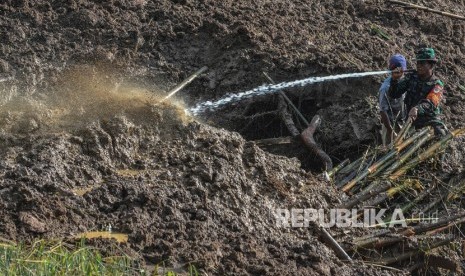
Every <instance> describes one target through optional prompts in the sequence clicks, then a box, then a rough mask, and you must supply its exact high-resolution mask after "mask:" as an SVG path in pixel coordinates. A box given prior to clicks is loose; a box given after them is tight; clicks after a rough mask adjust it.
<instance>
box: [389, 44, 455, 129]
mask: <svg viewBox="0 0 465 276" xmlns="http://www.w3.org/2000/svg"><path fill="white" fill-rule="evenodd" d="M437 61H438V60H437V58H436V54H435V52H434V49H432V48H422V49H420V50H419V51H418V53H417V56H416V62H417V71H416V72H415V73H413V74H410V75H408V76H406V77H405V78H403V79H401V80H399V79H400V77H401V76H402V71H403V70H402V68H398V71H399V72H398V73H393V74H392V80H391V86H390V88H389V92H388V94H389V96H390V97H392V98H399V97H401V96H402V94H404V93H406V94H405V99H404V102H405V106H406V110H407V111H408V112H409V113H408V116H409V117H410V118H411V119H412V120H413V123H412V125H413V126H414V127H415V128H417V129H418V128H422V127H425V126H431V127H433V129H434V133H435V135H438V136H442V135H445V134H446V132H447V131H446V128H445V125H444V123H443V122H442V121H441V119H440V118H439V115H440V113H441V112H440V111H441V110H440V107H439V104H440V102H441V99H442V96H443V93H444V84H443V82H442V81H441V80H439V79H438V78H436V77H435V76H434V74H433V68H434V66H435V64H436V63H437Z"/></svg>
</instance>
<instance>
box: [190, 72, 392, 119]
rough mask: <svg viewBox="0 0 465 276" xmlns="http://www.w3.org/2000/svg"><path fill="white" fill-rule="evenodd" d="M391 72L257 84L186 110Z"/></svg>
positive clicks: (197, 111) (195, 112) (213, 107)
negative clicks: (298, 87)
mask: <svg viewBox="0 0 465 276" xmlns="http://www.w3.org/2000/svg"><path fill="white" fill-rule="evenodd" d="M391 72H392V71H389V70H387V71H372V72H363V73H349V74H340V75H332V76H325V77H310V78H306V79H302V80H296V81H291V82H281V83H278V84H267V85H262V86H259V87H257V88H254V89H252V90H249V91H244V92H240V93H236V94H228V95H226V96H224V97H223V98H221V99H219V100H216V101H205V102H202V103H198V104H197V105H196V106H194V107H191V108H188V109H187V112H188V113H190V114H192V115H198V114H200V113H203V112H205V111H207V110H210V111H212V110H216V109H218V108H220V107H222V106H224V105H227V104H229V103H234V102H237V101H240V100H243V99H248V98H252V97H257V96H262V95H268V94H273V93H276V92H278V91H280V90H282V89H285V88H290V87H297V86H300V87H302V86H305V85H308V84H312V83H317V82H323V81H329V80H338V79H344V78H358V77H365V76H374V75H382V74H388V73H391Z"/></svg>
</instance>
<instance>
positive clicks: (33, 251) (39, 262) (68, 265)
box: [0, 239, 200, 276]
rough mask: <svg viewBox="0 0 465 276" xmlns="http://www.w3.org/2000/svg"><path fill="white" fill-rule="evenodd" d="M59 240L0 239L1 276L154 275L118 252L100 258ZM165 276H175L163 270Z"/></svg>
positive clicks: (190, 271) (191, 274)
mask: <svg viewBox="0 0 465 276" xmlns="http://www.w3.org/2000/svg"><path fill="white" fill-rule="evenodd" d="M85 242H86V241H85V239H83V240H81V241H80V242H79V243H77V244H69V243H65V242H62V241H45V240H39V241H36V242H34V243H33V244H29V245H26V244H24V243H21V244H14V243H12V242H7V241H4V240H2V239H0V275H21V276H23V275H34V276H36V275H38V276H39V275H144V276H145V275H147V276H148V275H151V276H152V275H153V276H161V274H159V273H158V271H159V266H156V268H155V270H154V271H153V272H152V273H150V272H148V271H147V270H145V268H144V267H143V266H141V265H140V262H138V261H136V260H134V259H132V258H131V257H129V256H127V255H126V254H124V253H123V252H121V250H118V249H114V250H112V253H111V254H112V256H103V255H102V254H101V253H100V252H99V250H98V249H97V248H95V247H91V246H89V245H86V244H85ZM163 275H164V276H177V275H178V274H176V273H174V272H172V271H165V272H164V273H163ZM182 275H189V276H198V275H200V274H199V273H198V272H197V269H196V268H195V267H194V266H193V265H189V267H188V271H186V273H185V274H182Z"/></svg>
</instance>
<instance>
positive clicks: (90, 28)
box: [0, 0, 465, 275]
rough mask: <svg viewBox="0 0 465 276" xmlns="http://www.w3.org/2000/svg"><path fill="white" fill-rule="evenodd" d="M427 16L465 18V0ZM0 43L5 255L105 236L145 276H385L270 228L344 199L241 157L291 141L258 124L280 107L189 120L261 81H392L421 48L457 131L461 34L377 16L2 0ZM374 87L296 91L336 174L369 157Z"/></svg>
mask: <svg viewBox="0 0 465 276" xmlns="http://www.w3.org/2000/svg"><path fill="white" fill-rule="evenodd" d="M412 2H415V3H418V4H423V5H430V2H427V1H412ZM434 5H435V7H434V8H436V9H440V10H444V11H448V12H453V13H456V14H464V13H465V3H464V2H463V1H454V2H451V1H436V2H434ZM0 26H1V28H0V39H1V40H0V43H1V45H0V78H4V77H10V76H12V77H13V79H12V80H8V81H4V82H1V83H0V91H1V94H0V95H1V96H0V105H1V106H0V127H1V131H0V152H1V158H0V176H1V180H0V198H1V201H0V236H1V237H2V238H6V239H11V240H17V241H19V240H30V239H33V238H38V237H40V238H42V237H45V238H52V237H53V238H54V237H69V236H74V235H77V234H79V233H83V232H87V231H96V230H97V231H98V230H102V229H104V228H105V227H106V226H107V225H109V224H111V225H112V227H113V229H114V231H115V232H119V233H125V234H128V235H129V240H128V244H127V246H128V247H130V248H131V250H132V252H134V254H138V257H140V258H142V259H144V260H145V261H146V262H147V264H150V265H154V264H159V263H161V262H165V264H167V265H168V266H171V267H176V268H178V267H185V266H186V264H189V263H192V264H194V265H195V266H196V267H198V268H199V269H201V270H202V271H204V272H207V273H210V274H213V275H226V274H228V275H242V274H251V275H264V274H270V275H286V274H296V275H335V274H337V275H357V274H360V275H386V274H388V273H392V274H395V273H396V272H395V271H391V270H383V269H382V268H379V267H378V268H376V267H368V266H366V265H364V264H362V263H360V262H355V263H354V264H347V263H343V262H341V261H339V260H338V258H337V257H336V256H335V254H334V252H333V251H332V250H331V249H330V248H329V247H327V246H326V245H325V244H324V243H322V242H321V241H320V240H319V238H318V234H317V233H316V229H314V228H308V229H307V228H303V229H282V228H277V227H276V226H275V224H276V220H275V217H274V213H273V212H274V210H275V209H276V208H328V207H330V206H337V205H338V204H339V203H340V201H341V197H342V195H341V194H340V192H338V191H336V189H335V188H334V187H333V186H331V185H329V184H328V183H324V182H322V181H321V180H320V179H319V178H318V177H316V176H315V175H314V174H312V173H311V172H308V170H307V171H305V170H303V169H302V168H301V162H299V160H297V159H289V158H287V157H282V156H278V155H273V154H270V153H267V152H265V151H263V150H262V149H261V148H259V147H258V146H257V145H256V144H255V143H254V142H251V141H248V140H254V139H262V138H270V137H280V136H287V135H288V133H287V131H286V130H285V129H284V128H283V125H282V124H281V123H280V122H279V119H278V118H277V116H276V115H275V114H274V115H273V114H272V113H270V114H268V115H266V114H265V115H263V116H257V115H260V114H263V113H265V112H268V111H274V110H275V109H276V108H277V98H276V97H275V96H270V97H265V98H259V99H251V100H247V101H244V102H240V103H237V104H235V105H232V106H229V107H226V108H224V109H221V110H218V111H217V112H214V113H207V114H204V115H203V116H201V117H199V118H196V119H194V118H189V117H187V116H186V115H185V114H184V107H185V106H191V105H193V104H194V103H197V102H199V101H202V100H205V99H216V98H219V97H221V96H222V95H225V94H227V93H234V92H238V91H242V90H246V89H251V88H254V87H256V86H258V85H261V84H263V83H265V82H267V81H266V79H264V77H263V74H262V72H263V71H266V72H268V73H269V74H270V76H272V78H273V79H274V80H275V81H278V82H280V81H290V80H296V79H301V78H305V77H308V76H317V75H329V74H338V73H347V72H361V71H371V70H384V69H385V67H386V59H387V58H388V57H389V55H391V54H394V53H396V52H400V53H402V54H405V55H406V56H407V57H408V60H409V63H410V64H413V63H412V62H413V57H414V51H415V49H416V48H417V47H419V46H421V45H429V46H433V47H434V48H435V49H436V50H437V52H438V55H439V57H440V58H441V63H440V64H439V66H438V67H437V70H436V73H437V75H438V76H439V77H440V78H441V79H443V80H444V81H445V83H446V90H447V93H446V100H445V107H444V114H445V118H446V124H447V126H448V127H450V128H459V127H464V126H465V124H464V120H463V119H464V118H465V107H464V104H463V100H464V99H465V96H464V95H465V94H464V93H465V91H463V90H461V88H460V87H461V86H465V78H464V74H465V24H464V22H463V21H459V20H456V19H451V18H448V17H444V16H441V15H437V14H431V13H427V12H424V11H418V10H414V9H402V8H400V7H396V6H392V5H389V4H387V3H386V2H385V1H377V0H373V1H362V0H358V1H346V0H343V1H338V0H335V1H303V0H294V1H267V0H259V1H232V0H227V1H213V0H206V1H194V0H177V1H168V0H161V1H145V0H112V1H90V0H69V1H42V0H38V1H28V0H20V1H17V0H6V1H2V3H0ZM375 27H376V28H380V29H382V30H383V31H384V32H385V33H387V34H388V35H389V39H384V38H382V37H380V36H378V35H377V34H376V33H375V32H374V31H373V30H374V28H375ZM202 66H208V67H209V70H208V72H207V73H206V74H204V75H202V76H201V77H199V78H197V79H196V80H195V81H194V82H192V83H191V84H190V85H189V86H187V87H186V88H185V89H184V90H182V91H181V92H180V93H179V94H178V95H177V98H178V99H180V100H179V101H180V102H181V101H182V103H167V104H159V103H158V102H157V100H158V99H160V97H161V96H162V95H164V94H165V91H167V90H169V88H171V87H173V86H174V85H175V84H177V83H179V82H180V81H182V79H183V78H184V77H187V76H188V75H189V74H190V73H192V72H194V71H196V70H197V69H199V68H200V67H202ZM381 80H382V77H376V78H364V79H352V80H342V81H334V82H328V83H323V84H318V85H312V86H309V87H305V88H301V89H294V90H292V91H289V92H288V94H289V96H290V97H291V99H292V100H293V101H294V103H295V104H296V105H297V106H299V107H300V108H301V110H302V111H303V113H304V115H305V116H306V117H307V118H309V119H310V118H311V117H312V116H313V115H315V114H318V115H320V116H321V117H322V120H323V123H322V125H321V127H320V129H319V130H317V133H316V135H315V139H316V140H317V142H318V143H320V144H321V145H322V147H323V149H324V150H325V151H326V152H327V153H328V154H329V155H330V156H331V157H332V158H333V159H334V160H335V164H337V163H338V162H337V160H342V159H343V158H345V157H354V156H358V155H360V153H361V152H363V150H364V149H365V148H366V145H368V144H373V143H376V142H377V140H378V138H377V137H378V136H377V135H378V134H377V131H378V126H379V123H378V121H377V119H376V113H377V111H376V93H377V92H376V91H377V89H378V86H379V84H380V81H381ZM200 122H204V123H200ZM205 122H207V123H208V124H210V125H214V126H209V125H207V124H205ZM216 127H221V128H226V129H220V128H216ZM230 130H234V131H237V132H239V133H237V132H231V131H230ZM241 135H242V136H241ZM244 138H245V139H244ZM463 143H464V139H463V138H462V139H457V140H456V141H454V142H453V143H452V145H451V147H450V148H449V149H448V150H449V153H450V154H449V157H450V158H447V159H446V160H445V161H444V163H443V164H442V166H441V168H438V170H437V174H438V175H439V176H444V177H446V178H451V177H452V176H455V175H460V174H461V173H463V164H464V151H465V147H463ZM299 154H300V155H299ZM288 155H290V156H297V157H299V159H300V160H301V161H302V162H303V163H304V164H305V163H306V162H310V163H311V160H310V161H309V160H308V159H314V158H313V157H311V156H305V154H302V152H300V153H296V154H288ZM305 168H306V169H310V170H316V171H318V166H315V165H308V166H306V167H305ZM75 191H79V194H78V193H76V192H75ZM80 194H82V195H80ZM334 232H335V234H337V235H338V237H341V236H342V237H344V235H345V233H340V232H341V231H334ZM102 244H103V245H101V246H103V247H104V246H105V245H104V244H105V243H102ZM135 252H138V253H135Z"/></svg>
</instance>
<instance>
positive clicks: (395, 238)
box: [327, 121, 465, 272]
mask: <svg viewBox="0 0 465 276" xmlns="http://www.w3.org/2000/svg"><path fill="white" fill-rule="evenodd" d="M462 134H465V129H459V130H454V131H452V132H450V133H449V134H447V135H446V136H443V137H440V138H435V137H434V135H433V131H432V129H430V128H423V129H420V130H418V131H414V130H411V122H410V121H408V122H407V123H406V124H405V126H404V128H403V129H402V130H401V132H400V133H399V135H398V136H397V138H396V139H395V141H394V142H393V143H392V145H391V146H390V147H389V148H388V149H382V148H369V149H368V150H367V151H366V152H365V153H364V154H363V156H362V157H360V158H358V159H357V160H355V161H353V162H350V161H349V160H344V161H343V162H341V163H340V164H339V165H338V166H336V167H334V168H333V169H332V170H331V171H329V172H327V175H328V176H329V177H330V178H331V180H332V181H333V183H334V184H335V185H336V187H338V188H339V189H341V190H342V191H344V192H345V193H346V194H347V195H348V196H349V197H348V199H347V200H346V201H345V202H343V203H342V204H341V205H340V206H338V208H342V209H351V208H354V207H356V206H357V207H360V208H362V209H363V208H364V207H367V206H370V207H371V208H373V207H378V206H381V204H382V203H385V202H389V200H393V199H395V198H396V196H399V195H402V194H403V193H404V192H406V191H412V190H415V192H414V193H415V194H416V196H415V197H414V198H412V199H411V200H407V201H404V205H401V206H400V207H396V208H401V210H402V212H404V214H407V213H409V212H410V211H412V209H413V208H414V207H416V209H417V210H416V212H420V213H426V212H427V211H431V210H432V209H433V208H434V207H435V206H436V205H438V203H441V202H446V201H448V200H453V199H454V198H456V197H458V196H459V195H460V194H461V193H462V192H463V191H464V190H465V180H463V179H461V178H460V179H457V178H453V179H452V180H451V181H450V182H449V185H446V186H448V187H446V190H445V191H444V190H441V189H443V188H444V187H439V185H437V184H435V181H424V182H429V183H428V184H429V185H427V187H426V188H425V187H423V183H421V182H420V180H419V179H418V178H417V177H411V176H409V175H407V173H408V172H409V171H412V170H413V169H415V168H416V167H417V166H418V165H419V164H422V162H424V161H426V160H428V159H431V158H432V157H434V156H436V155H438V154H440V153H441V152H442V151H443V150H444V149H445V148H446V147H447V145H448V143H449V142H450V141H451V140H452V139H453V138H454V137H457V136H459V135H462ZM411 174H415V172H412V173H411ZM442 186H444V185H442ZM405 194H406V193H404V195H405ZM433 195H437V196H433ZM428 196H430V197H433V199H432V200H430V202H429V203H428V204H427V205H426V206H423V208H422V209H418V207H419V206H418V205H419V203H420V202H421V201H424V200H425V199H426V198H427V197H428ZM397 202H399V201H397ZM390 205H391V204H387V205H384V206H387V207H388V208H390ZM386 217H390V216H389V215H387V216H386ZM463 223H465V213H459V214H458V215H454V216H449V217H447V218H444V219H442V220H440V221H438V222H435V223H427V224H417V225H416V226H414V227H411V226H408V227H406V228H405V227H404V228H397V229H395V230H393V229H383V230H381V231H378V232H376V233H374V234H370V235H366V236H363V237H360V238H357V239H354V240H353V241H352V242H351V243H350V245H348V246H344V249H345V250H346V251H347V252H348V253H349V254H350V255H351V256H354V255H355V254H357V253H358V252H360V251H364V252H365V253H366V252H370V250H371V251H372V250H377V249H382V250H383V251H382V252H386V249H389V248H391V250H388V251H390V252H391V253H392V252H396V251H397V252H398V254H394V257H392V256H389V257H385V256H383V255H385V254H382V256H381V257H379V256H378V257H374V258H373V257H371V258H365V260H366V262H368V263H370V264H373V265H377V266H395V265H396V264H397V263H400V262H404V261H409V262H410V261H412V260H414V261H416V262H417V264H416V266H415V267H414V268H415V269H418V267H421V266H422V265H423V268H424V264H425V262H427V261H425V259H426V258H427V257H429V256H434V255H430V252H431V251H432V249H434V248H438V247H441V246H445V245H448V244H450V243H451V242H453V241H454V239H453V238H451V237H450V236H446V237H444V236H443V238H439V239H438V236H440V235H441V234H442V233H444V232H446V230H448V231H449V232H450V231H452V229H453V227H454V226H458V225H460V224H463ZM412 238H415V240H422V242H419V243H418V245H417V246H416V247H410V248H409V249H408V250H404V249H405V245H406V244H407V243H408V242H409V241H411V240H412ZM399 245H400V246H399ZM395 246H397V247H395ZM399 248H402V250H401V252H400V253H399ZM365 253H364V254H365ZM365 256H366V255H365ZM436 257H437V259H434V260H438V262H437V264H438V267H441V265H442V268H446V269H448V270H451V271H455V272H460V266H459V265H458V264H457V263H456V262H455V261H453V260H449V259H444V258H443V257H442V256H434V258H436ZM418 262H421V263H418ZM404 263H405V262H404ZM432 263H434V262H431V264H432Z"/></svg>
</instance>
